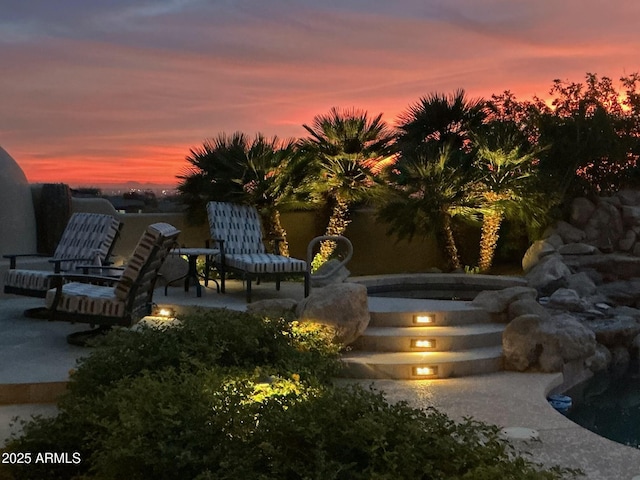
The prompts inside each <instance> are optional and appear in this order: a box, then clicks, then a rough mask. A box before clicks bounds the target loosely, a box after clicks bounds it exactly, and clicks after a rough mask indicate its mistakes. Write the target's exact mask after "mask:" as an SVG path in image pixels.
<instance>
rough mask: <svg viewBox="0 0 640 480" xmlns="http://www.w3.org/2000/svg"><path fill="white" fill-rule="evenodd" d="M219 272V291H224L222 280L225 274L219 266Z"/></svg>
mask: <svg viewBox="0 0 640 480" xmlns="http://www.w3.org/2000/svg"><path fill="white" fill-rule="evenodd" d="M219 272H220V292H222V293H224V292H225V287H224V281H225V276H226V274H225V271H224V268H221V269H220V270H219Z"/></svg>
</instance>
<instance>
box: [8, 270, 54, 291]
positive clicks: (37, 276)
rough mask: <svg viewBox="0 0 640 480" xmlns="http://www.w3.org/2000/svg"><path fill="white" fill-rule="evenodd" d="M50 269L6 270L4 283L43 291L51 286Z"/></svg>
mask: <svg viewBox="0 0 640 480" xmlns="http://www.w3.org/2000/svg"><path fill="white" fill-rule="evenodd" d="M52 273H53V272H52V271H51V270H22V269H17V268H16V269H13V270H7V271H6V272H5V274H4V285H5V286H8V287H14V288H22V289H24V290H38V291H43V292H44V291H45V290H49V289H50V288H51V287H52V284H51V275H52Z"/></svg>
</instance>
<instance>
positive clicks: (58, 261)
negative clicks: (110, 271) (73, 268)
mask: <svg viewBox="0 0 640 480" xmlns="http://www.w3.org/2000/svg"><path fill="white" fill-rule="evenodd" d="M94 259H95V257H94V258H87V257H79V258H51V259H50V260H49V263H53V271H54V272H55V273H60V272H61V268H60V264H61V263H62V262H91V261H92V260H94ZM96 266H97V265H96Z"/></svg>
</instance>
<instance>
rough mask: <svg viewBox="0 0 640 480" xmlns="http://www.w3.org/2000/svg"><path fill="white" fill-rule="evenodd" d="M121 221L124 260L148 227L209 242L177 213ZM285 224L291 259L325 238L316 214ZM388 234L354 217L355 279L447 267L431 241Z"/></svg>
mask: <svg viewBox="0 0 640 480" xmlns="http://www.w3.org/2000/svg"><path fill="white" fill-rule="evenodd" d="M119 217H120V218H121V220H122V222H123V224H124V226H123V229H122V235H121V238H120V240H119V241H118V243H117V244H116V247H115V249H114V250H115V251H114V253H115V255H117V256H120V257H123V258H126V257H127V256H128V255H129V254H130V253H131V252H132V251H133V248H134V247H135V245H136V243H137V242H138V239H139V238H140V235H141V234H142V232H143V231H144V229H145V227H146V226H147V225H149V224H151V223H155V222H166V223H170V224H172V225H174V226H175V227H176V228H179V229H180V230H181V231H182V233H181V234H180V238H179V243H180V244H181V245H184V246H187V247H200V246H204V243H205V240H206V239H207V238H209V231H208V225H206V224H204V225H198V226H194V225H189V224H188V223H187V222H186V219H185V217H184V216H183V215H181V214H177V213H162V214H160V213H159V214H154V213H135V214H132V213H131V214H120V215H119ZM282 223H283V226H284V227H285V229H286V230H287V239H288V241H289V245H290V252H291V256H293V257H297V258H305V257H306V254H307V253H306V252H307V244H308V243H309V241H310V240H311V239H312V238H313V237H315V236H317V235H320V234H322V231H321V230H320V231H318V225H317V224H318V222H317V221H316V218H315V213H314V212H288V213H284V214H282ZM386 230H387V227H386V226H385V225H383V224H379V223H378V222H376V220H375V216H374V214H373V212H370V211H359V212H355V213H354V215H353V221H352V223H351V224H350V225H349V227H348V228H347V232H346V235H345V236H346V237H348V238H349V240H351V242H352V243H353V248H354V253H353V258H352V260H351V262H350V263H349V265H348V267H347V268H349V270H350V271H351V273H352V274H353V275H371V274H379V273H413V272H424V271H426V270H427V269H429V268H432V267H439V268H442V267H443V266H444V265H443V261H442V258H441V257H440V255H439V253H438V251H437V249H436V246H435V241H434V240H433V239H432V238H429V239H426V240H425V239H420V238H415V239H414V240H413V241H412V242H407V241H396V239H395V237H389V236H387V235H386Z"/></svg>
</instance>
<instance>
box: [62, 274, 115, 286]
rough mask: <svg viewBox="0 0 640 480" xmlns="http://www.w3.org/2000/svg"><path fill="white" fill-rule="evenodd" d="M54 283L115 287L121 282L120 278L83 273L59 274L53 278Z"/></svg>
mask: <svg viewBox="0 0 640 480" xmlns="http://www.w3.org/2000/svg"><path fill="white" fill-rule="evenodd" d="M51 278H52V280H53V282H54V283H55V284H57V285H58V286H62V284H63V283H64V282H63V280H66V281H71V282H79V283H108V284H110V285H113V284H115V283H118V282H119V281H120V278H119V277H118V278H116V277H107V276H104V275H84V274H82V273H58V274H55V275H52V276H51Z"/></svg>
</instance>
